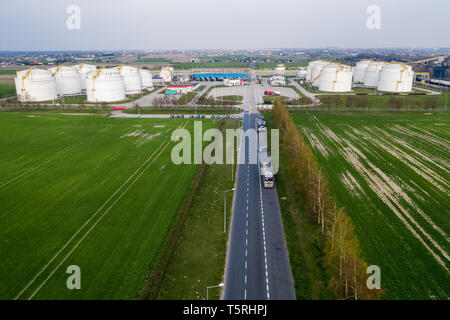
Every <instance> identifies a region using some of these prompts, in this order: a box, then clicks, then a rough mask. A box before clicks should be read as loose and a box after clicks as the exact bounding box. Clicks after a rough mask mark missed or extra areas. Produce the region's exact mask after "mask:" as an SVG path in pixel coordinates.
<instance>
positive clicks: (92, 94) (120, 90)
mask: <svg viewBox="0 0 450 320" xmlns="http://www.w3.org/2000/svg"><path fill="white" fill-rule="evenodd" d="M86 86H87V88H86V93H87V101H90V102H116V101H121V100H124V99H125V98H126V95H125V85H124V81H123V77H122V76H121V75H120V71H119V70H117V69H99V70H98V71H96V72H95V73H93V72H91V73H89V75H88V79H87V82H86Z"/></svg>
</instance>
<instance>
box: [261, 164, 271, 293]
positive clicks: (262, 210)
mask: <svg viewBox="0 0 450 320" xmlns="http://www.w3.org/2000/svg"><path fill="white" fill-rule="evenodd" d="M258 171H259V177H258V179H259V180H258V185H259V196H260V200H261V201H260V203H261V221H262V233H263V245H264V268H265V269H266V292H267V299H270V290H269V271H268V268H267V250H266V231H265V226H264V203H263V197H262V187H261V184H262V183H261V167H260V164H259V161H258Z"/></svg>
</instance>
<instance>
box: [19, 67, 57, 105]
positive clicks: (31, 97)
mask: <svg viewBox="0 0 450 320" xmlns="http://www.w3.org/2000/svg"><path fill="white" fill-rule="evenodd" d="M14 81H15V84H16V92H17V99H18V100H19V101H21V102H42V101H53V100H55V99H56V98H57V94H56V81H55V78H54V77H53V75H52V73H51V72H50V71H48V70H43V69H34V68H30V69H28V70H22V71H18V72H17V74H16V77H15V79H14Z"/></svg>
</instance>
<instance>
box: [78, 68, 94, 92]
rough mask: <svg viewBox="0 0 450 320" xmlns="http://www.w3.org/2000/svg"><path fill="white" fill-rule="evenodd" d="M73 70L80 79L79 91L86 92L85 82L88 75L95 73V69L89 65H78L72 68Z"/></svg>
mask: <svg viewBox="0 0 450 320" xmlns="http://www.w3.org/2000/svg"><path fill="white" fill-rule="evenodd" d="M73 67H74V68H75V70H77V71H78V73H79V74H80V79H81V90H86V80H87V78H88V75H89V73H91V72H95V71H97V67H96V66H93V65H91V64H84V63H81V64H78V65H76V66H73Z"/></svg>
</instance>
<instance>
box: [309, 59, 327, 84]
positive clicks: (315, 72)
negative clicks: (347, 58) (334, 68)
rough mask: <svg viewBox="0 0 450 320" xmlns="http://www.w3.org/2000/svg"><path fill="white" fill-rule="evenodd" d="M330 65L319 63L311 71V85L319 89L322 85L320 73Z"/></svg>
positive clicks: (323, 62) (324, 62) (325, 62)
mask: <svg viewBox="0 0 450 320" xmlns="http://www.w3.org/2000/svg"><path fill="white" fill-rule="evenodd" d="M328 64H330V63H329V62H327V61H319V63H317V64H315V65H314V66H313V68H312V70H311V85H312V86H314V87H318V86H319V83H320V73H321V72H322V70H323V68H324V67H325V66H327V65H328Z"/></svg>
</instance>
